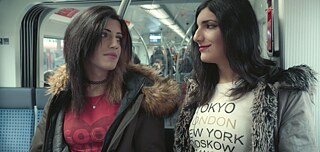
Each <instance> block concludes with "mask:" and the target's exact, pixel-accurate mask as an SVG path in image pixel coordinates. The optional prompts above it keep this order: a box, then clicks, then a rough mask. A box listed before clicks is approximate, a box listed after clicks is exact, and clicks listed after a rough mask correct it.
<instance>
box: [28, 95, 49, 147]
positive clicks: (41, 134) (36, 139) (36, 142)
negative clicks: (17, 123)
mask: <svg viewBox="0 0 320 152" xmlns="http://www.w3.org/2000/svg"><path fill="white" fill-rule="evenodd" d="M49 101H51V98H50V99H49ZM49 105H50V103H49V102H47V103H46V105H45V107H44V111H43V112H42V116H41V120H40V121H39V124H38V126H37V129H36V132H35V134H34V136H33V137H32V142H31V146H30V149H29V151H30V152H41V151H42V147H43V142H44V138H45V130H46V121H47V113H48V110H49Z"/></svg>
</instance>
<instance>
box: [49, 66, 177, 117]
mask: <svg viewBox="0 0 320 152" xmlns="http://www.w3.org/2000/svg"><path fill="white" fill-rule="evenodd" d="M127 70H128V72H134V73H138V74H141V75H143V76H144V77H146V78H148V79H149V80H151V81H152V82H153V84H152V85H151V86H144V87H143V88H142V92H143V93H144V95H145V100H144V101H143V103H142V105H143V108H144V109H145V110H146V111H147V112H150V113H152V114H155V115H158V116H164V115H169V114H172V112H174V110H175V109H176V108H177V106H178V99H179V95H180V90H179V86H178V84H177V82H176V81H174V80H172V79H169V78H164V77H161V76H160V75H159V72H158V71H156V70H154V69H152V68H150V67H148V66H146V65H138V64H136V65H135V64H129V66H128V68H127ZM67 79H68V76H67V72H66V65H62V66H60V67H58V68H57V69H56V70H55V71H54V74H53V75H52V76H51V77H50V78H49V85H50V87H49V89H48V93H50V94H58V93H59V92H61V91H63V90H65V89H66V87H67V85H66V84H67ZM137 87H138V86H137Z"/></svg>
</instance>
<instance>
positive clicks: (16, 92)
mask: <svg viewBox="0 0 320 152" xmlns="http://www.w3.org/2000/svg"><path fill="white" fill-rule="evenodd" d="M33 133H34V112H33V103H32V88H16V87H14V88H10V87H0V150H1V151H28V150H29V147H30V144H31V138H32V136H33Z"/></svg>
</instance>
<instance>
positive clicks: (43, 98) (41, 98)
mask: <svg viewBox="0 0 320 152" xmlns="http://www.w3.org/2000/svg"><path fill="white" fill-rule="evenodd" d="M35 97H36V100H35V103H36V104H35V107H34V112H35V125H34V126H35V129H36V127H37V125H38V123H39V121H40V119H41V117H42V112H43V109H44V106H45V105H46V103H47V101H48V98H49V95H47V88H36V89H35Z"/></svg>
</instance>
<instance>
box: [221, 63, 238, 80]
mask: <svg viewBox="0 0 320 152" xmlns="http://www.w3.org/2000/svg"><path fill="white" fill-rule="evenodd" d="M218 68H219V83H228V82H233V81H236V80H237V79H238V74H236V73H235V72H233V71H232V69H231V68H230V66H229V64H225V65H223V66H220V65H219V66H218Z"/></svg>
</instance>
